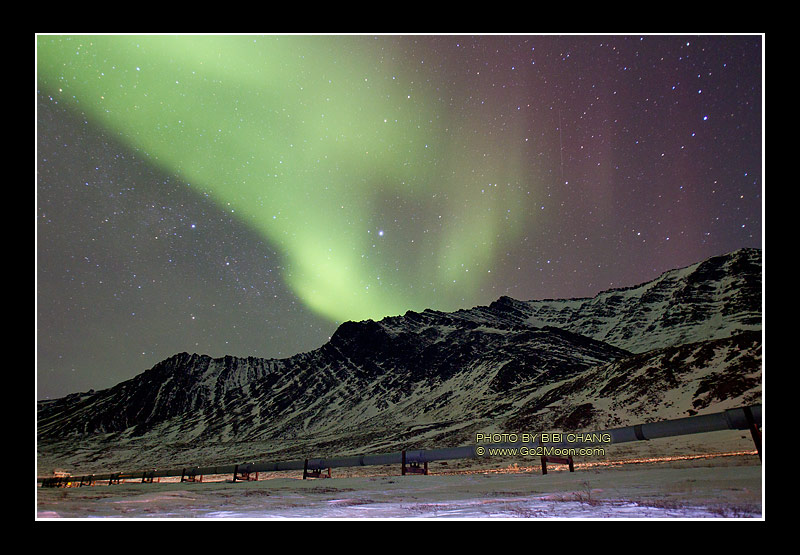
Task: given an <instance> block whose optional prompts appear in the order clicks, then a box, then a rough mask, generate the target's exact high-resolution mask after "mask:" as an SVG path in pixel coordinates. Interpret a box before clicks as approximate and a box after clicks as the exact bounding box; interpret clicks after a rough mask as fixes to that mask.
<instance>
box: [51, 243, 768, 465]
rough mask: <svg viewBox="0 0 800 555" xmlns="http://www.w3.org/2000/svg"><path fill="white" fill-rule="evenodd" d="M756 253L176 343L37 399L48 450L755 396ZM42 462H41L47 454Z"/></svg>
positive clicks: (595, 414) (280, 451)
mask: <svg viewBox="0 0 800 555" xmlns="http://www.w3.org/2000/svg"><path fill="white" fill-rule="evenodd" d="M760 330H761V252H760V251H759V250H757V249H742V250H739V251H736V252H733V253H730V254H728V255H724V256H718V257H714V258H711V259H709V260H706V261H704V262H701V263H697V264H694V265H692V266H689V267H687V268H682V269H677V270H673V271H670V272H666V273H664V274H663V275H661V276H660V277H659V278H657V279H655V280H653V281H651V282H648V283H645V284H642V285H639V286H636V287H630V288H624V289H614V290H609V291H605V292H602V293H600V294H598V295H597V296H595V297H593V298H588V299H569V300H536V301H519V300H515V299H511V298H508V297H502V298H500V299H499V300H498V301H495V302H493V303H491V304H490V305H489V306H486V307H476V308H473V309H469V310H459V311H456V312H453V313H444V312H438V311H433V310H425V311H423V312H421V313H415V312H408V313H406V314H405V315H403V316H396V317H389V318H384V319H383V320H381V321H379V322H374V321H372V320H367V321H363V322H346V323H344V324H342V325H341V326H340V327H339V328H338V329H337V330H336V332H335V333H334V335H333V336H332V337H331V340H330V341H329V342H328V343H326V344H325V345H323V346H321V347H320V348H319V349H317V350H315V351H312V352H309V353H301V354H298V355H295V356H293V357H290V358H287V359H281V360H274V359H258V358H252V357H251V358H238V357H233V356H226V357H223V358H218V359H212V358H210V357H208V356H204V355H198V354H188V353H181V354H178V355H175V356H173V357H170V358H169V359H167V360H165V361H162V362H161V363H159V364H157V365H156V366H155V367H153V368H152V369H150V370H147V371H146V372H144V373H142V374H140V375H139V376H137V377H135V378H133V379H131V380H128V381H126V382H123V383H120V384H118V385H117V386H115V387H112V388H110V389H107V390H103V391H99V392H89V393H82V394H73V395H69V396H67V397H64V398H62V399H56V400H50V401H44V402H40V403H39V407H38V422H37V425H38V447H39V460H40V463H41V464H43V465H45V466H46V465H47V464H51V463H52V464H60V465H68V466H70V467H71V468H75V467H80V468H84V469H91V468H94V467H95V466H99V465H102V466H103V467H104V468H108V466H109V465H110V464H113V465H114V466H117V467H119V466H120V465H121V466H123V467H125V468H139V467H147V466H163V465H164V464H170V465H174V464H180V462H179V461H180V460H185V461H186V462H187V464H189V463H198V462H203V463H214V462H230V461H231V460H238V458H240V457H250V458H251V459H260V460H273V459H280V458H302V457H304V456H331V455H342V454H350V453H375V452H384V451H391V450H396V449H400V448H421V447H445V446H455V445H463V444H467V443H471V442H472V441H473V439H474V433H475V431H478V430H480V431H487V430H498V431H519V430H525V431H528V430H532V429H533V430H541V429H545V428H550V429H599V428H604V427H609V426H617V425H624V424H627V423H636V422H643V421H648V420H653V419H657V418H675V417H680V416H686V415H688V414H694V413H698V412H700V413H702V412H708V411H715V410H722V409H723V408H728V407H732V406H738V405H741V404H743V403H752V402H758V401H759V399H760V392H761V389H760V388H761V332H760ZM45 461H47V462H45Z"/></svg>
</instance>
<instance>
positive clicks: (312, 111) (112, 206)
mask: <svg viewBox="0 0 800 555" xmlns="http://www.w3.org/2000/svg"><path fill="white" fill-rule="evenodd" d="M762 63H763V50H762V37H761V36H758V35H755V36H748V35H734V36H724V35H714V36H694V35H692V36H689V35H681V36H662V35H656V36H632V35H617V36H599V35H580V36H524V35H510V36H503V35H489V36H467V35H450V36H445V35H437V36H422V35H419V36H416V35H410V36H361V35H356V36H260V35H259V36H257V35H232V36H174V37H172V36H127V35H120V36H60V35H42V36H38V37H37V75H38V85H37V195H36V202H37V225H36V234H37V237H36V243H37V245H36V248H37V386H38V397H39V398H47V397H51V398H52V397H59V396H63V395H66V394H68V393H72V392H75V391H85V390H88V389H90V388H94V389H101V388H106V387H110V386H113V385H115V384H116V383H119V382H120V381H122V380H125V379H129V378H131V377H133V376H134V375H136V374H138V373H140V372H142V371H144V370H145V369H147V368H150V367H152V366H153V365H154V364H155V363H157V362H159V361H161V360H163V359H165V358H167V357H169V356H171V355H173V354H175V353H178V352H182V351H187V352H198V353H204V354H209V355H211V356H222V355H226V354H231V355H236V356H259V357H274V358H281V357H287V356H291V355H293V354H296V353H298V352H302V351H308V350H311V349H315V348H317V347H319V346H321V345H322V344H323V343H324V342H325V341H327V339H328V337H329V336H330V335H331V334H332V333H333V331H334V330H335V329H336V327H337V326H338V324H340V323H341V322H343V321H345V320H361V319H365V318H372V319H376V320H377V319H380V318H382V317H383V316H388V315H396V314H403V313H405V312H406V311H407V310H417V311H420V310H423V309H425V308H433V309H438V310H456V309H459V308H471V307H473V306H476V305H480V304H488V303H490V302H491V301H493V300H495V299H497V298H498V297H499V296H501V295H509V296H512V297H514V298H518V299H523V300H527V299H542V298H568V297H586V296H593V295H595V294H596V293H598V292H599V291H602V290H605V289H608V288H612V287H623V286H631V285H636V284H638V283H641V282H644V281H647V280H650V279H653V278H655V277H657V276H658V275H659V274H660V273H661V272H663V271H665V270H668V269H672V268H676V267H681V266H686V265H688V264H692V263H694V262H697V261H699V260H702V259H704V258H707V257H709V256H713V255H717V254H722V253H725V252H729V251H732V250H735V249H738V248H741V247H761V246H762V225H763V221H762V212H763V210H762V209H763V193H762V191H763V183H762V175H763V167H762V159H763V153H762V143H763V136H762V133H763V131H762V118H763V116H762V109H763V107H762V102H763V92H762V81H763V69H762Z"/></svg>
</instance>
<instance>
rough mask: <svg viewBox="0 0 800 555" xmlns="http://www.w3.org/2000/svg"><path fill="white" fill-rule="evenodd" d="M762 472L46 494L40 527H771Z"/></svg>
mask: <svg viewBox="0 0 800 555" xmlns="http://www.w3.org/2000/svg"><path fill="white" fill-rule="evenodd" d="M762 469H763V466H762V464H761V463H760V461H759V459H758V457H757V456H755V455H739V456H728V457H717V458H713V459H693V460H682V461H672V462H669V463H664V462H662V463H647V464H626V465H620V466H616V465H609V466H599V467H593V466H579V467H578V468H577V469H576V472H574V473H570V472H567V471H565V470H560V469H558V468H557V467H552V469H549V472H548V474H547V475H542V474H541V472H540V471H539V470H538V469H537V468H535V467H530V468H529V469H527V471H525V467H523V471H520V470H519V469H517V471H516V472H509V471H508V470H510V468H509V469H507V471H505V472H502V471H498V470H489V469H483V470H480V469H478V470H475V472H474V473H471V474H445V473H439V474H431V475H428V476H419V475H407V476H397V475H383V476H376V475H368V474H365V473H364V471H365V470H366V469H358V470H361V471H362V473H361V475H356V474H358V473H352V472H351V473H350V474H349V475H348V474H347V473H344V472H337V471H336V470H334V472H333V478H332V479H316V480H302V479H299V477H297V476H285V475H284V476H281V477H273V476H270V477H269V479H260V480H259V481H257V482H236V483H232V482H231V481H229V480H228V481H225V477H217V479H220V478H221V479H222V481H218V482H205V481H204V482H202V483H180V482H177V483H175V482H173V483H164V482H162V483H155V484H141V483H135V482H130V483H123V484H118V485H111V486H109V485H97V486H94V487H81V488H60V489H53V488H37V492H36V497H37V509H36V517H37V519H39V520H50V519H55V518H74V519H87V518H103V517H115V518H121V519H151V518H158V519H192V518H198V517H201V518H211V519H233V518H236V519H298V520H301V519H302V520H306V519H332V518H333V519H430V518H438V519H525V518H561V519H709V518H712V519H719V518H723V519H748V520H753V519H763V510H762V484H763V476H762ZM395 470H396V469H395ZM452 470H453V469H452V467H451V469H450V471H452ZM438 471H440V472H446V471H447V470H446V469H444V468H443V467H440V468H438ZM372 472H373V473H374V472H375V470H374V469H373V470H372ZM338 476H342V477H338ZM262 478H263V477H262ZM208 479H213V477H208Z"/></svg>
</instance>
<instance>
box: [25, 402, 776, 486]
mask: <svg viewBox="0 0 800 555" xmlns="http://www.w3.org/2000/svg"><path fill="white" fill-rule="evenodd" d="M760 428H761V405H752V406H748V407H740V408H734V409H727V410H725V411H723V412H717V413H713V414H704V415H699V416H688V417H685V418H678V419H675V420H662V421H659V422H650V423H646V424H636V425H634V426H625V427H622V428H614V429H610V430H602V431H599V432H591V433H580V434H573V435H576V436H580V437H581V438H582V440H581V441H574V440H573V441H542V437H541V435H537V437H536V438H535V439H533V440H532V441H526V442H522V441H513V442H503V443H487V444H475V445H467V446H463V447H447V448H443V449H417V450H406V451H396V452H393V453H382V454H375V455H356V456H349V457H333V458H317V459H303V460H295V461H281V462H254V463H244V464H229V465H222V466H204V467H197V466H194V467H181V468H171V469H163V470H157V469H153V470H137V471H132V472H115V473H109V474H97V475H95V474H90V475H84V476H70V477H69V478H63V477H57V478H39V479H38V480H37V481H39V482H41V483H42V486H44V487H59V486H63V485H65V484H66V483H67V482H80V483H81V484H84V483H87V484H94V483H101V482H108V484H109V485H111V484H115V483H119V482H120V481H122V480H137V479H141V480H142V482H143V483H145V482H152V481H153V479H154V478H166V477H178V476H180V477H181V480H184V479H186V478H187V477H195V476H203V475H217V474H222V475H224V474H231V475H233V477H234V481H235V480H236V477H237V476H239V475H249V474H252V473H258V472H276V471H287V470H303V471H304V472H305V471H308V470H321V469H325V468H328V469H330V468H342V467H354V466H379V465H394V464H401V463H402V464H405V463H415V464H418V463H429V462H434V461H445V460H452V459H475V458H479V457H481V456H482V453H483V451H487V450H489V449H504V448H505V449H520V448H522V447H526V448H528V449H535V448H537V447H539V446H542V445H547V447H548V448H583V447H591V446H596V445H599V444H603V445H607V444H613V443H626V442H630V441H647V440H651V439H658V438H664V437H674V436H680V435H687V434H699V433H707V432H714V431H722V430H747V429H749V430H750V432H751V434H752V436H753V441H754V442H755V443H756V447H757V450H758V455H759V458H761V434H760V431H759V429H760ZM507 435H514V434H507ZM552 435H553V436H556V437H558V436H557V435H556V434H552ZM568 435H570V434H561V436H562V437H566V436H568ZM584 438H585V439H584ZM482 449H483V451H482Z"/></svg>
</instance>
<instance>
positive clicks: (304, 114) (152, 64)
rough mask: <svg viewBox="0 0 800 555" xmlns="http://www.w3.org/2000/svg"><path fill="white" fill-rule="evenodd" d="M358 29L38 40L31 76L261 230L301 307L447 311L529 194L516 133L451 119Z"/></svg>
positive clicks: (336, 311) (482, 274)
mask: <svg viewBox="0 0 800 555" xmlns="http://www.w3.org/2000/svg"><path fill="white" fill-rule="evenodd" d="M371 40H372V39H370V38H368V37H298V36H279V37H260V36H259V37H253V36H200V37H192V36H179V37H174V36H92V37H66V36H53V37H50V36H41V37H38V71H39V85H40V87H42V88H44V89H46V90H48V91H50V92H51V94H52V95H53V96H54V97H55V98H58V99H61V100H63V101H67V102H70V103H73V104H74V106H75V107H76V108H77V109H80V110H82V111H83V112H85V113H86V114H87V116H88V117H89V118H90V119H91V120H93V121H95V122H97V123H99V124H101V125H102V126H104V127H105V128H106V129H109V130H111V131H113V132H114V133H116V134H117V135H118V137H119V139H120V140H121V141H122V142H124V143H126V144H128V145H129V146H130V147H131V148H133V149H136V150H137V151H139V152H143V153H145V154H146V155H147V157H148V159H149V160H150V161H151V162H152V163H154V164H156V165H158V166H160V167H162V169H163V170H164V171H166V172H169V173H170V174H173V175H176V176H178V177H179V178H180V179H182V180H184V181H185V182H187V183H188V184H190V187H191V188H192V189H193V190H195V191H197V192H198V193H199V194H203V195H208V196H209V197H210V198H211V199H213V201H214V202H215V203H216V204H217V205H219V206H220V207H221V208H222V209H224V210H225V211H228V212H230V213H232V214H234V215H235V217H236V218H237V219H238V220H240V221H241V222H244V223H245V224H246V225H248V226H251V227H252V228H253V229H255V230H257V232H258V233H260V234H262V235H263V236H264V237H265V238H267V239H268V240H269V241H270V242H271V244H273V245H275V246H276V247H277V248H278V249H279V250H280V251H281V252H282V254H283V255H284V257H285V261H286V263H285V269H284V278H285V280H286V282H287V283H288V284H289V285H290V287H291V289H292V290H293V291H294V292H295V293H296V295H297V296H298V297H299V298H300V299H302V300H303V302H304V303H305V304H306V305H307V306H308V307H309V308H310V309H312V310H313V311H315V312H317V313H318V314H320V315H323V316H324V317H327V318H328V319H330V320H334V321H345V320H362V319H366V318H373V319H379V318H381V317H383V316H387V315H394V314H402V313H404V312H405V311H407V310H409V309H412V310H422V309H425V308H436V309H440V310H454V309H457V308H463V299H464V298H471V297H473V296H474V293H475V291H476V290H477V289H478V288H480V286H481V284H482V283H483V282H484V281H485V280H487V279H488V277H490V273H491V269H492V265H493V263H494V258H495V256H496V255H497V253H498V252H501V251H502V250H503V248H504V247H505V246H507V245H510V244H513V243H514V242H515V241H517V240H518V238H519V235H520V233H521V231H522V224H523V221H522V218H523V214H525V210H524V206H525V205H526V204H527V203H531V205H532V203H535V202H536V201H537V200H538V199H537V193H536V187H535V184H533V189H531V185H530V183H529V181H530V175H526V170H525V165H524V164H523V163H522V160H520V159H519V158H520V157H521V156H522V154H521V152H519V154H515V151H520V147H519V146H515V145H519V144H520V142H521V141H520V136H519V134H518V133H513V132H512V133H509V134H506V135H505V136H504V138H501V139H500V140H498V137H497V136H494V137H491V136H488V135H486V134H482V133H481V132H480V131H481V130H480V126H479V125H475V124H476V123H479V122H473V123H471V124H469V123H465V122H463V121H460V120H459V118H458V116H457V115H454V114H452V113H448V112H447V111H446V110H443V109H442V107H441V106H440V105H439V103H438V102H437V100H436V96H435V94H434V91H433V90H431V89H432V86H431V85H430V84H428V83H420V82H415V81H414V79H413V77H412V76H409V75H407V74H406V72H404V68H403V67H399V66H397V65H396V66H393V65H391V64H388V63H387V64H382V63H381V62H379V61H377V60H376V58H375V56H373V54H372V52H371V50H372V47H371V45H370V42H371ZM376 67H377V68H379V69H375V68H376ZM467 125H469V126H470V127H469V129H468V130H467V129H465V126H467ZM455 129H461V130H462V132H459V133H453V132H452V131H454V130H455ZM475 152H481V153H483V157H482V158H483V160H481V161H480V171H478V172H476V171H475V168H476V165H475V164H476V160H475V159H474V153H475ZM501 154H502V156H501ZM522 183H525V187H522V186H520V185H521V184H522ZM387 213H392V214H393V216H392V217H391V218H385V219H381V218H377V217H375V216H374V215H376V214H387ZM528 225H530V222H528ZM402 227H405V230H403V232H402V233H400V231H401V229H400V228H402Z"/></svg>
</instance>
